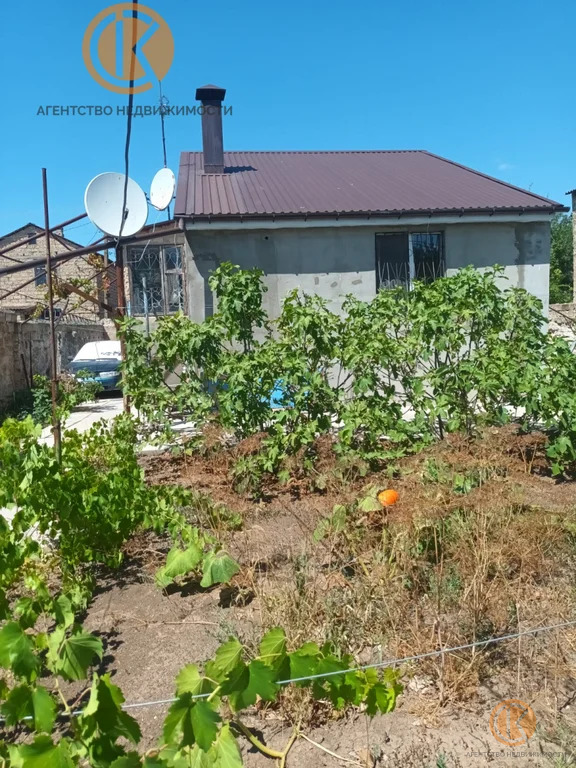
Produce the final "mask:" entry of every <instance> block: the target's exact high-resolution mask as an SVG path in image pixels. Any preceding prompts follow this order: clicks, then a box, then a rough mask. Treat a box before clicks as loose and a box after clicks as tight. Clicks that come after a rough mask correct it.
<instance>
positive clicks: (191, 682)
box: [176, 664, 210, 696]
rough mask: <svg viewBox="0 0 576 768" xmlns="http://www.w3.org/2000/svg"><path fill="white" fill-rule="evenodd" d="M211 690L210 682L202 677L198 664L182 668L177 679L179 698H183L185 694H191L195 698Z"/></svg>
mask: <svg viewBox="0 0 576 768" xmlns="http://www.w3.org/2000/svg"><path fill="white" fill-rule="evenodd" d="M206 688H208V690H206ZM209 690H210V681H209V680H206V678H205V677H202V675H201V674H200V672H199V670H198V667H197V666H196V664H186V666H185V667H182V669H181V670H180V672H179V673H178V676H177V677H176V693H177V694H178V696H181V695H182V694H183V693H191V694H192V695H193V696H196V695H198V694H199V693H208V692H209Z"/></svg>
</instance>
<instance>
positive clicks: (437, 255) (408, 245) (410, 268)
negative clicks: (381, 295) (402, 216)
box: [376, 232, 446, 290]
mask: <svg viewBox="0 0 576 768" xmlns="http://www.w3.org/2000/svg"><path fill="white" fill-rule="evenodd" d="M445 273H446V264H445V259H444V238H443V235H442V232H410V233H408V232H385V233H378V234H377V235H376V288H377V290H381V289H387V288H396V287H398V286H402V287H404V288H406V289H407V290H408V289H410V287H411V285H412V283H413V282H414V280H422V281H424V282H427V283H429V282H432V281H433V280H437V279H438V278H439V277H443V276H444V275H445Z"/></svg>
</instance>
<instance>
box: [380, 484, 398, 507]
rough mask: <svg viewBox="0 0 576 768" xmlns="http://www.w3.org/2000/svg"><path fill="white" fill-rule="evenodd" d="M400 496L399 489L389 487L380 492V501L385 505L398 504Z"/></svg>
mask: <svg viewBox="0 0 576 768" xmlns="http://www.w3.org/2000/svg"><path fill="white" fill-rule="evenodd" d="M399 498H400V496H399V494H398V491H394V490H393V489H392V488H388V489H387V490H385V491H380V493H379V494H378V501H379V502H380V504H382V506H383V507H390V506H392V504H396V502H397V501H398V499H399Z"/></svg>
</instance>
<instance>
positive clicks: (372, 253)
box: [128, 85, 568, 321]
mask: <svg viewBox="0 0 576 768" xmlns="http://www.w3.org/2000/svg"><path fill="white" fill-rule="evenodd" d="M225 94H226V91H225V90H224V89H223V88H218V87H217V86H213V85H208V86H204V87H202V88H199V89H198V90H197V92H196V98H197V100H199V101H200V102H201V107H200V108H199V109H200V110H201V114H202V151H201V152H188V151H185V152H182V154H181V160H180V169H179V172H178V183H177V193H176V202H175V209H174V219H175V221H176V222H177V223H178V225H179V226H180V229H181V230H182V237H181V238H180V240H179V242H178V243H174V242H171V243H167V244H166V245H165V246H163V245H162V244H161V243H156V245H155V248H156V250H157V251H158V258H157V265H156V266H155V267H154V268H155V269H157V271H158V275H157V276H156V277H155V276H154V275H153V274H152V273H151V272H150V270H149V266H150V265H148V266H146V265H145V266H146V269H148V272H146V276H145V282H146V284H147V285H150V284H151V283H153V284H155V285H157V286H159V288H158V290H162V291H164V294H163V299H162V301H160V302H158V301H157V302H156V306H157V307H158V306H159V307H160V311H161V313H165V312H171V311H175V310H176V309H177V308H179V307H181V308H184V309H185V310H186V311H187V312H188V313H189V314H190V316H191V317H192V318H193V319H195V320H198V321H199V320H202V319H203V318H204V317H206V316H207V315H209V314H211V313H212V311H213V309H214V307H213V297H212V294H211V291H210V289H209V286H208V278H209V275H210V273H211V272H212V271H213V270H214V269H215V268H216V267H217V266H218V265H219V264H221V263H222V262H224V261H231V262H232V263H234V264H238V265H240V266H241V267H243V268H248V267H259V268H260V269H262V270H263V271H264V273H265V278H264V279H265V283H266V285H267V288H268V291H267V293H266V294H265V297H264V299H265V302H266V309H267V311H268V312H269V314H270V315H271V316H272V317H274V316H276V315H277V314H278V313H279V312H280V307H281V303H282V300H283V298H284V297H285V296H286V295H287V294H288V293H289V292H290V291H291V290H293V289H294V288H300V289H302V290H303V291H305V292H308V293H315V294H318V295H320V296H322V297H324V298H326V299H328V300H329V301H330V302H333V304H334V306H335V307H336V306H337V305H338V304H339V303H340V301H341V298H342V297H343V296H344V295H346V294H354V295H356V296H357V297H358V298H360V299H365V300H370V299H372V298H373V297H374V295H375V293H376V291H378V290H381V289H386V288H389V287H392V286H397V285H403V286H406V287H408V288H409V287H410V285H411V284H412V282H413V281H414V280H434V279H436V278H438V277H441V276H443V275H448V274H451V273H453V272H454V271H456V270H458V269H460V268H462V267H464V266H466V265H470V264H471V265H474V266H475V267H478V268H482V267H488V266H491V265H494V264H499V265H501V266H503V267H504V270H505V275H506V277H507V279H508V281H509V282H508V284H509V285H516V286H520V287H522V288H525V289H526V290H528V291H530V292H532V293H533V294H534V295H536V296H537V297H538V298H540V299H541V301H542V303H543V305H544V309H545V311H546V310H547V306H548V281H549V264H550V222H551V219H552V217H553V216H554V215H555V214H556V213H559V212H563V211H567V210H568V209H567V208H566V207H565V206H564V205H562V204H561V203H558V202H555V201H554V200H549V199H547V198H545V197H542V196H540V195H537V194H535V193H534V192H531V191H528V190H524V189H520V188H518V187H515V186H512V185H511V184H508V183H506V182H503V181H501V180H499V179H496V178H493V177H491V176H487V175H486V174H484V173H480V172H478V171H475V170H473V169H471V168H467V167H465V166H463V165H460V164H459V163H457V162H454V161H452V160H448V159H446V158H443V157H439V156H438V155H435V154H433V153H431V152H427V151H424V150H406V151H397V150H395V151H386V150H383V151H353V150H352V151H341V152H331V151H330V152H327V151H318V152H316V151H309V152H288V151H287V152H257V151H255V152H252V151H251V152H237V151H225V149H224V138H223V129H222V112H223V101H224V97H225ZM164 247H166V248H167V249H168V250H167V252H166V253H164V250H163V248H164ZM173 248H177V251H178V253H177V254H176V253H175V252H174V250H173ZM128 263H132V264H133V265H134V264H136V267H133V269H132V278H131V279H132V284H133V286H135V292H133V296H134V298H135V304H134V307H133V309H134V310H135V311H136V312H137V313H138V310H139V309H140V310H141V306H140V305H143V303H144V302H143V298H144V296H143V293H142V291H141V289H140V286H141V284H142V280H141V274H140V272H138V266H137V260H135V259H134V258H132V259H130V256H129V257H128ZM162 286H164V287H162ZM166 286H168V288H166ZM172 289H174V290H172ZM139 290H140V294H141V297H140V299H138V291H139ZM176 296H177V297H178V298H177V300H175V299H174V297H176ZM149 298H150V299H152V297H151V296H150V297H149ZM152 303H153V302H152V301H151V300H150V301H148V302H147V304H148V305H151V304H152Z"/></svg>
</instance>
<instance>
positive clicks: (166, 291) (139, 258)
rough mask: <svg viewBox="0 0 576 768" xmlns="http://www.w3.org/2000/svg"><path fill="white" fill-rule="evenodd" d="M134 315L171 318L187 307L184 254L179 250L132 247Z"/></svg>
mask: <svg viewBox="0 0 576 768" xmlns="http://www.w3.org/2000/svg"><path fill="white" fill-rule="evenodd" d="M128 266H129V268H130V278H131V289H132V290H131V296H132V313H133V314H135V315H145V314H146V313H148V314H150V315H169V314H172V313H174V312H178V311H179V310H181V309H182V308H183V306H184V283H183V276H182V251H181V248H180V247H179V246H174V245H154V246H150V245H148V247H145V246H139V247H132V248H130V249H129V253H128Z"/></svg>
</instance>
